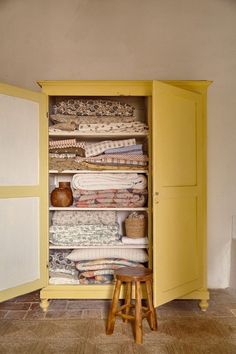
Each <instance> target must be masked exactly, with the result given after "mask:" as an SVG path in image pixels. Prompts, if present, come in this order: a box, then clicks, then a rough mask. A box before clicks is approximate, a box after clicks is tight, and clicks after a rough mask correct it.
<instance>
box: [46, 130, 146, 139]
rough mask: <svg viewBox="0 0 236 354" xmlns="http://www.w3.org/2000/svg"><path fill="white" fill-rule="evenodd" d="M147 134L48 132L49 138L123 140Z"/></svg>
mask: <svg viewBox="0 0 236 354" xmlns="http://www.w3.org/2000/svg"><path fill="white" fill-rule="evenodd" d="M148 135H149V133H135V132H134V133H125V132H122V133H90V134H89V133H80V132H75V131H72V132H65V131H63V132H59V131H58V132H49V137H68V136H69V137H74V138H76V137H78V138H85V139H89V138H92V139H94V138H106V139H107V138H123V137H129V138H136V137H137V138H139V137H140V138H142V137H148Z"/></svg>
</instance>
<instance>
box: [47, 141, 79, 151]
mask: <svg viewBox="0 0 236 354" xmlns="http://www.w3.org/2000/svg"><path fill="white" fill-rule="evenodd" d="M85 146H86V143H85V142H84V141H80V142H77V140H76V139H64V140H50V141H49V148H54V149H58V148H69V147H73V148H76V147H80V148H82V149H84V148H85Z"/></svg>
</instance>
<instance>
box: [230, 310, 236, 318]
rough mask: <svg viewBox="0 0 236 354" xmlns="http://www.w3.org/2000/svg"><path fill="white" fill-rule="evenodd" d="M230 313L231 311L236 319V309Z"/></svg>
mask: <svg viewBox="0 0 236 354" xmlns="http://www.w3.org/2000/svg"><path fill="white" fill-rule="evenodd" d="M230 311H231V312H232V314H233V315H234V316H235V317H236V309H231V310H230Z"/></svg>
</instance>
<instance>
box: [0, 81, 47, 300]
mask: <svg viewBox="0 0 236 354" xmlns="http://www.w3.org/2000/svg"><path fill="white" fill-rule="evenodd" d="M45 108H46V99H45V96H44V95H42V94H39V93H36V92H31V91H28V90H24V89H20V88H17V87H13V86H10V85H6V84H1V83H0V122H1V129H0V166H1V168H0V245H1V257H0V300H1V301H5V300H7V299H9V298H12V297H15V296H18V295H22V294H24V293H27V292H30V291H33V290H36V289H39V288H41V287H43V286H44V285H45V279H46V247H44V245H45V242H46V240H45V238H46V235H47V213H46V210H47V188H48V187H47V177H46V176H47V175H46V169H47V120H46V117H45ZM43 143H44V144H43Z"/></svg>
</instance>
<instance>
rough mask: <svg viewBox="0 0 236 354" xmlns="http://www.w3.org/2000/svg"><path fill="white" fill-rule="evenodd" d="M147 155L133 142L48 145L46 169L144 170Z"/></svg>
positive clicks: (55, 143)
mask: <svg viewBox="0 0 236 354" xmlns="http://www.w3.org/2000/svg"><path fill="white" fill-rule="evenodd" d="M147 164H148V157H147V155H145V154H143V147H142V144H136V140H135V139H123V140H114V141H111V140H106V141H100V142H98V143H86V142H84V141H77V140H76V139H65V140H52V141H50V142H49V167H50V169H56V170H59V171H61V170H63V169H64V170H65V169H78V170H79V169H89V168H90V169H93V170H96V169H97V170H101V169H121V168H122V169H124V168H127V169H133V170H136V169H140V168H146V167H147Z"/></svg>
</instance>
